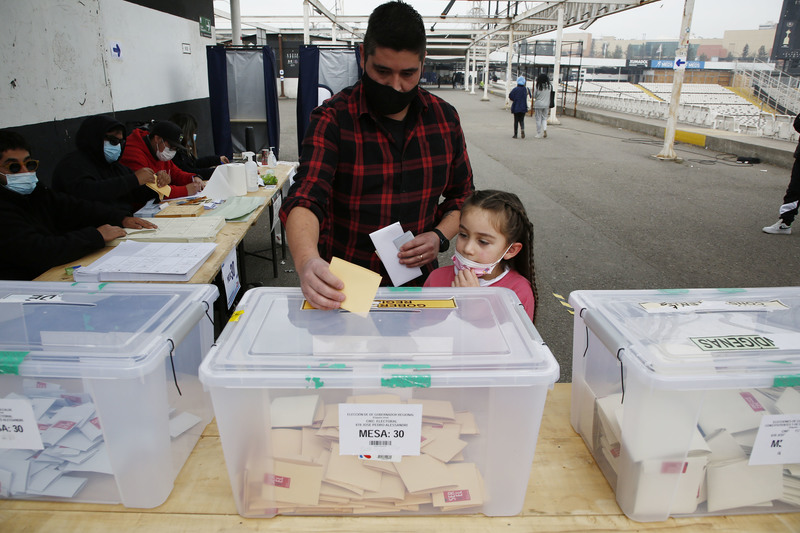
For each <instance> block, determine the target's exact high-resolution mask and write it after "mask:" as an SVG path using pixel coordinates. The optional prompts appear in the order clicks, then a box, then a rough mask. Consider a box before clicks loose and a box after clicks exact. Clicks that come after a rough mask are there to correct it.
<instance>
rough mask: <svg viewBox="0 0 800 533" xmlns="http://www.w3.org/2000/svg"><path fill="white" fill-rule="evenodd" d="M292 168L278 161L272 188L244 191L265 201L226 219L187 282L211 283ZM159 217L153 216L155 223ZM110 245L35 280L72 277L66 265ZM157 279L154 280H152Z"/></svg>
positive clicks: (85, 260) (99, 252)
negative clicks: (240, 218)
mask: <svg viewBox="0 0 800 533" xmlns="http://www.w3.org/2000/svg"><path fill="white" fill-rule="evenodd" d="M293 169H294V165H292V164H281V165H278V167H277V168H276V171H275V176H276V178H277V179H278V184H277V186H275V187H272V188H269V189H268V188H265V187H260V188H259V189H258V191H255V192H251V193H247V196H255V197H262V198H264V203H263V204H261V205H260V206H259V207H258V208H257V209H256V210H255V211H254V212H253V214H252V215H251V216H250V218H249V219H248V220H247V221H246V222H228V223H226V224H225V225H224V226H223V227H222V229H221V230H220V231H219V233H218V234H217V239H216V240H215V241H214V242H216V243H217V248H216V249H215V250H214V253H212V254H211V256H210V257H209V258H208V259H207V260H206V262H205V263H204V264H203V266H201V267H200V269H199V270H198V271H197V272H196V273H195V275H194V276H192V278H191V279H190V280H189V281H188V282H187V283H213V282H214V279H215V278H216V277H217V274H218V273H219V270H220V267H221V266H222V262H223V261H224V260H225V258H226V257H227V256H228V254H229V253H230V252H231V250H233V249H234V248H236V247H237V246H239V244H240V243H241V242H242V240H243V239H244V237H245V235H246V234H247V232H248V231H249V230H250V228H251V227H252V226H253V225H254V224H255V223H256V222H257V221H258V219H259V217H260V216H261V215H262V213H263V212H264V209H267V210H268V211H269V212H270V214H271V211H270V210H269V207H271V206H272V203H273V201H274V199H275V197H277V196H278V195H280V194H281V189H282V188H283V184H284V183H285V182H286V180H287V179H288V177H289V174H290V172H291V171H292V170H293ZM157 223H158V220H156V224H157ZM270 231H272V232H273V233H274V231H275V228H274V227H273V228H270ZM112 249H113V248H112V247H109V246H106V247H105V248H101V249H100V250H97V251H96V252H93V253H91V254H89V255H87V256H85V257H83V258H81V259H78V260H76V261H71V262H69V263H66V264H64V265H60V266H56V267H53V268H51V269H50V270H48V271H47V272H45V273H44V274H42V275H40V276H39V277H37V278H36V279H35V280H34V281H70V282H71V281H72V275H71V274H67V272H66V270H65V269H66V268H67V267H70V266H73V265H83V266H86V265H90V264H92V263H93V262H94V261H97V260H98V259H99V258H101V257H102V256H104V255H105V254H107V253H108V252H109V251H111V250H112ZM274 260H275V251H274V246H273V261H274ZM154 283H157V282H154Z"/></svg>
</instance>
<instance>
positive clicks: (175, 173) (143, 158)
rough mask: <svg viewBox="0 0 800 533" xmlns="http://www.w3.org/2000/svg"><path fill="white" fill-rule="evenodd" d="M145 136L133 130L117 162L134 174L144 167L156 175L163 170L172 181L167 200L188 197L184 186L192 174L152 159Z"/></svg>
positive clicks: (139, 130)
mask: <svg viewBox="0 0 800 533" xmlns="http://www.w3.org/2000/svg"><path fill="white" fill-rule="evenodd" d="M147 135H148V132H147V131H145V130H143V129H138V128H137V129H135V130H133V131H132V132H131V134H130V135H128V138H127V139H126V142H125V149H124V150H123V151H122V157H120V159H119V162H120V163H122V164H123V165H125V166H126V167H128V168H130V169H132V170H133V171H134V172H136V171H137V170H139V169H140V168H144V167H150V168H152V169H153V172H155V173H158V171H159V170H164V171H166V172H168V173H169V177H170V179H171V180H172V182H171V183H170V184H169V185H170V187H171V188H172V191H171V192H170V195H169V196H168V197H167V198H179V197H181V196H186V195H188V194H189V192H188V191H187V190H186V185H187V184H189V183H191V182H192V177H193V176H194V174H191V173H189V172H184V171H183V170H181V169H179V168H178V167H177V166H175V163H173V162H172V161H161V160H160V159H158V158H157V157H154V156H153V154H152V152H150V145H149V140H148V138H147Z"/></svg>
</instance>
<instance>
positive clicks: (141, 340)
mask: <svg viewBox="0 0 800 533" xmlns="http://www.w3.org/2000/svg"><path fill="white" fill-rule="evenodd" d="M218 294H219V291H218V289H217V288H216V287H215V286H213V285H190V284H155V283H99V284H98V283H67V282H53V283H50V282H25V281H2V282H0V365H2V367H3V369H2V370H3V373H5V374H17V375H21V376H31V377H38V376H43V377H64V378H72V377H95V378H105V377H133V376H135V375H138V374H141V373H143V372H149V371H150V370H151V369H152V368H155V365H156V364H157V363H158V362H159V361H161V359H162V357H163V356H165V355H166V354H167V353H169V346H172V347H173V348H174V347H176V346H177V345H178V344H179V343H180V342H181V341H182V340H183V338H184V337H185V336H186V335H187V334H188V333H189V332H190V331H191V330H192V329H193V328H194V327H195V326H196V325H197V324H198V323H199V322H200V321H202V320H209V321H210V320H211V319H210V318H207V317H210V316H211V315H210V314H209V313H210V306H211V304H212V303H213V302H214V300H216V298H217V296H218ZM212 324H213V322H212ZM170 343H172V344H170Z"/></svg>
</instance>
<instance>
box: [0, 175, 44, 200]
mask: <svg viewBox="0 0 800 533" xmlns="http://www.w3.org/2000/svg"><path fill="white" fill-rule="evenodd" d="M3 175H4V176H5V177H6V182H7V183H6V189H8V190H10V191H14V192H16V193H19V194H24V195H28V194H30V193H32V192H33V189H35V188H36V184H37V183H39V180H38V179H37V178H36V172H20V173H19V174H3Z"/></svg>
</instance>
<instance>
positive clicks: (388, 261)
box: [369, 222, 422, 287]
mask: <svg viewBox="0 0 800 533" xmlns="http://www.w3.org/2000/svg"><path fill="white" fill-rule="evenodd" d="M402 235H403V228H402V226H400V223H399V222H395V223H394V224H390V225H389V226H386V227H385V228H381V229H379V230H378V231H373V232H372V233H370V234H369V238H370V239H372V243H373V244H374V245H375V250H376V251H377V252H378V256H379V257H380V258H381V262H382V263H383V266H384V268H386V272H387V273H388V274H389V277H390V278H391V279H392V284H393V285H394V286H395V287H399V286H400V285H402V284H404V283H407V282H409V281H411V280H412V279H414V278H417V277H419V276H421V275H422V270H421V269H420V268H419V267H414V268H409V267H407V266H405V265H401V264H400V259H399V258H398V257H397V252H398V247H397V245H396V244H395V242H394V241H395V240H396V239H397V238H398V237H401V236H402Z"/></svg>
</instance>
